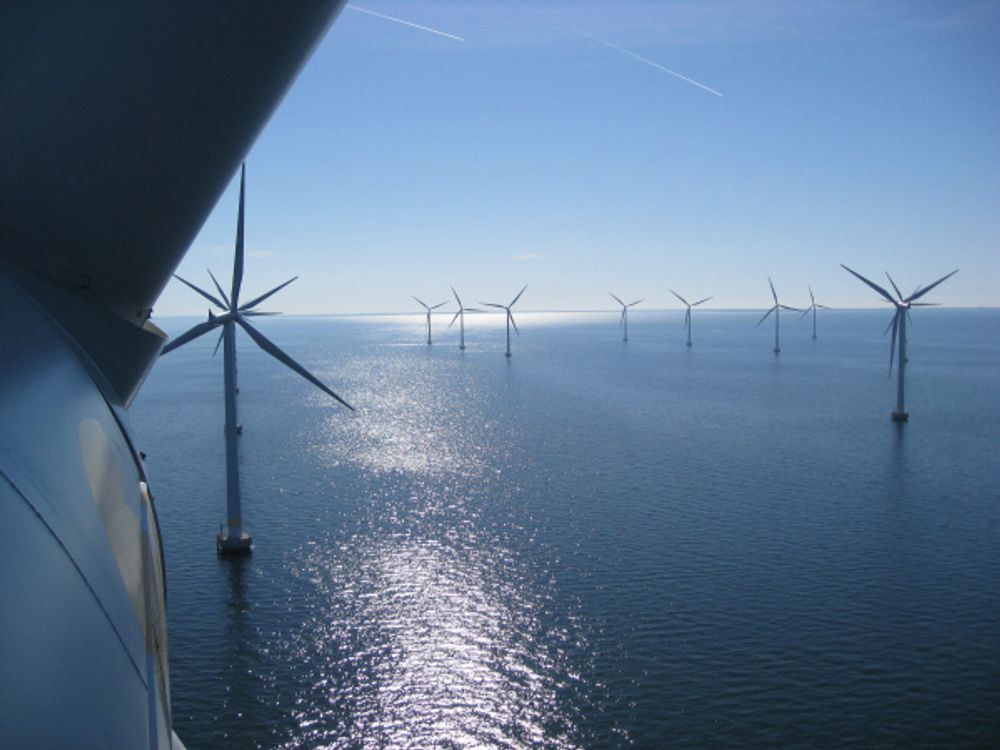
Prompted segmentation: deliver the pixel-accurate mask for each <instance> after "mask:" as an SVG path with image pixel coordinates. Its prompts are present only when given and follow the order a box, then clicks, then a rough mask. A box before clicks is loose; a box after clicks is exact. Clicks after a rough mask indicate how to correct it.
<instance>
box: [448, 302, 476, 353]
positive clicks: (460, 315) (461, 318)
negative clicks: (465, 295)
mask: <svg viewBox="0 0 1000 750" xmlns="http://www.w3.org/2000/svg"><path fill="white" fill-rule="evenodd" d="M451 293H452V294H454V295H455V301H456V302H457V303H458V312H457V313H455V317H454V318H452V319H451V322H450V323H449V324H448V327H449V328H451V327H452V326H453V325H455V321H456V320H457V321H458V330H459V339H458V348H459V349H461V350H462V351H465V313H467V312H482V310H478V309H476V308H475V307H466V306H465V305H463V304H462V299H461V298H460V297H459V296H458V292H456V291H455V287H452V288H451Z"/></svg>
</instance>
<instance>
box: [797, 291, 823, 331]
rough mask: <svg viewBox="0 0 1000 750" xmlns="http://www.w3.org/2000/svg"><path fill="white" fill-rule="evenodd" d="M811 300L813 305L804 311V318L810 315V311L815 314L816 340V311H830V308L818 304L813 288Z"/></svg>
mask: <svg viewBox="0 0 1000 750" xmlns="http://www.w3.org/2000/svg"><path fill="white" fill-rule="evenodd" d="M809 299H810V301H811V302H812V304H810V305H809V307H807V308H806V309H805V310H803V311H802V317H803V318H804V317H805V316H806V315H808V314H809V313H810V311H811V312H812V314H813V338H816V311H817V310H829V309H830V308H829V307H827V306H826V305H820V304H817V303H816V297H815V296H814V295H813V288H812V287H811V286H810V287H809ZM801 319H802V318H799V320H801Z"/></svg>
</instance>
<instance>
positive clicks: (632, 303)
mask: <svg viewBox="0 0 1000 750" xmlns="http://www.w3.org/2000/svg"><path fill="white" fill-rule="evenodd" d="M645 301H646V300H645V299H637V300H636V301H635V302H629V303H628V305H627V306H628V307H633V306H635V305H638V304H639V303H640V302H645Z"/></svg>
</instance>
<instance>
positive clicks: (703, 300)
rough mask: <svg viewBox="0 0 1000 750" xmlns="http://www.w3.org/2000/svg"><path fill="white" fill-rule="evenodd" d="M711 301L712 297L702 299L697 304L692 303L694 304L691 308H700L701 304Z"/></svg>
mask: <svg viewBox="0 0 1000 750" xmlns="http://www.w3.org/2000/svg"><path fill="white" fill-rule="evenodd" d="M710 299H712V298H711V297H705V299H700V300H698V301H697V302H692V303H691V307H697V306H698V305H700V304H701V303H702V302H708V301H709V300H710Z"/></svg>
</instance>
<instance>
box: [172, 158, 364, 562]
mask: <svg viewBox="0 0 1000 750" xmlns="http://www.w3.org/2000/svg"><path fill="white" fill-rule="evenodd" d="M245 184H246V165H244V166H243V167H242V168H241V169H240V209H239V218H238V220H237V224H236V255H235V259H234V261H233V283H232V287H231V290H230V294H229V295H228V296H227V295H226V293H225V292H224V291H223V290H222V287H221V286H220V285H219V282H218V281H216V279H215V276H214V275H212V272H211V271H209V272H208V274H209V276H211V277H212V282H213V283H214V284H215V288H216V290H217V291H218V292H219V297H216V296H215V295H213V294H209V293H208V292H206V291H205V290H204V289H200V288H198V287H197V286H195V285H194V284H192V283H191V282H189V281H185V280H184V279H182V278H181V277H180V276H175V278H176V279H177V280H178V281H180V282H181V283H183V284H186V285H187V286H188V287H190V288H191V289H193V290H194V291H196V292H197V293H198V294H200V295H201V296H202V297H204V298H205V299H207V300H208V301H209V302H211V303H212V304H213V305H216V306H217V307H218V308H219V309H221V310H223V311H224V312H223V314H222V315H218V316H216V315H213V314H212V311H211V310H209V312H208V320H207V321H206V322H204V323H199V324H198V325H196V326H194V327H193V328H192V329H190V330H189V331H187V332H186V333H184V334H182V335H180V336H178V337H177V338H175V339H173V340H172V341H170V343H168V344H167V345H166V346H164V347H163V350H162V352H160V354H161V356H162V355H163V354H166V353H168V352H171V351H173V350H174V349H177V348H178V347H181V346H184V344H186V343H187V342H189V341H193V340H194V339H196V338H198V337H199V336H201V335H202V334H205V333H208V332H209V331H211V330H213V329H214V328H217V327H219V326H222V332H221V334H220V336H219V341H220V342H221V343H222V344H223V363H224V367H223V371H224V383H225V406H226V426H225V434H226V515H227V517H228V518H227V521H226V526H227V529H226V532H225V533H219V534H218V535H217V536H216V546H217V548H218V550H219V552H220V553H222V554H239V553H248V552H249V551H250V544H251V541H252V537H251V535H250V534H249V533H248V532H247V531H245V530H244V528H243V521H242V510H241V500H240V474H239V461H238V458H239V457H238V452H237V450H238V443H237V441H238V438H239V433H240V431H241V430H240V428H239V426H238V425H237V421H236V420H237V417H236V395H237V392H238V388H237V385H236V326H239V327H240V328H242V329H243V330H244V331H246V332H247V334H248V335H249V336H250V338H252V339H253V340H254V342H255V343H256V344H257V346H259V347H260V348H261V349H263V350H264V351H265V352H267V353H268V354H270V355H271V356H272V357H274V358H275V359H277V360H278V361H279V362H281V363H282V364H284V365H286V366H287V367H289V368H291V369H292V370H294V371H295V372H297V373H298V374H299V375H301V376H302V377H304V378H305V379H306V380H308V381H309V382H310V383H312V384H313V385H315V386H316V387H317V388H319V389H320V390H322V391H323V392H324V393H326V394H328V395H330V396H332V397H333V398H334V399H336V400H337V401H338V402H340V403H341V404H343V405H344V406H346V407H347V408H348V409H350V410H351V411H354V408H353V407H352V406H351V405H350V404H348V403H347V402H346V401H344V399H342V398H341V397H340V396H338V395H337V394H336V393H334V392H333V391H331V390H330V389H329V388H327V387H326V386H325V385H323V383H322V382H321V381H320V380H319V379H317V378H316V377H315V376H314V375H312V374H311V373H310V372H309V371H308V370H306V369H305V368H304V367H303V366H302V365H300V364H299V363H298V362H296V361H295V360H294V359H292V358H291V357H289V356H288V355H287V354H285V352H283V351H282V350H281V349H279V348H278V347H277V346H275V345H274V344H273V343H271V342H270V341H269V340H268V339H267V338H266V337H265V336H264V334H262V333H261V332H260V331H258V330H257V329H256V328H254V327H253V326H252V325H250V321H249V320H247V318H250V317H253V316H256V315H272V314H275V313H266V312H258V311H257V310H254V308H255V307H256V306H257V305H259V304H260V303H261V302H263V301H264V300H266V299H267V298H268V297H270V296H271V295H272V294H274V293H275V292H277V291H279V290H280V289H284V288H285V287H286V286H288V285H289V284H291V283H292V282H293V281H295V279H296V278H298V277H295V278H291V279H289V280H288V281H286V282H284V283H283V284H279V285H278V286H276V287H275V288H274V289H272V290H271V291H269V292H266V293H265V294H262V295H260V296H259V297H255V298H254V299H252V300H250V301H249V302H246V303H244V304H242V305H241V304H240V287H241V286H242V285H243V206H244V195H245ZM220 297H221V299H220ZM218 349H219V345H218V343H217V344H216V346H215V350H216V351H218Z"/></svg>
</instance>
